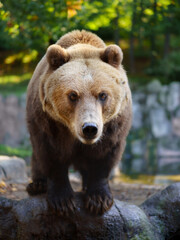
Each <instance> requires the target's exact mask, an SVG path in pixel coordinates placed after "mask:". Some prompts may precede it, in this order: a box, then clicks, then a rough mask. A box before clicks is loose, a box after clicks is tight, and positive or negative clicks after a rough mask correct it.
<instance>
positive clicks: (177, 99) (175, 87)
mask: <svg viewBox="0 0 180 240" xmlns="http://www.w3.org/2000/svg"><path fill="white" fill-rule="evenodd" d="M179 105H180V83H178V82H173V83H171V84H170V86H169V92H168V98H167V109H168V110H169V111H174V110H175V109H176V108H177V107H179Z"/></svg>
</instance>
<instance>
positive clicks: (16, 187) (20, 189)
mask: <svg viewBox="0 0 180 240" xmlns="http://www.w3.org/2000/svg"><path fill="white" fill-rule="evenodd" d="M71 184H72V187H73V189H74V191H80V190H81V182H80V180H79V179H78V178H71ZM26 185H27V183H26V184H16V183H7V182H0V196H1V197H6V198H10V199H15V200H20V199H23V198H27V197H28V194H27V192H26V190H25V189H26ZM110 186H111V190H112V192H113V195H114V198H116V199H118V200H120V201H125V202H129V203H133V204H137V205H138V204H141V203H142V202H144V201H145V200H146V199H147V198H148V197H150V196H151V195H153V194H154V193H156V192H157V191H159V190H162V189H163V188H165V186H163V185H145V184H128V183H120V182H116V181H110Z"/></svg>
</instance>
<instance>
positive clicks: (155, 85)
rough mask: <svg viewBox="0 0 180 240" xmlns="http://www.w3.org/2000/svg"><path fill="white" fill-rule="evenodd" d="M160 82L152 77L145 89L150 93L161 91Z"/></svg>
mask: <svg viewBox="0 0 180 240" xmlns="http://www.w3.org/2000/svg"><path fill="white" fill-rule="evenodd" d="M161 87H162V86H161V83H160V81H159V80H158V79H154V80H152V82H150V83H149V84H148V85H147V90H148V92H150V93H158V92H160V91H161Z"/></svg>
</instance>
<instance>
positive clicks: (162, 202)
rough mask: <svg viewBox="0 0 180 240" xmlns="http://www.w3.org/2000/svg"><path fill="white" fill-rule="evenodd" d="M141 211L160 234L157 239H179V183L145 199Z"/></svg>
mask: <svg viewBox="0 0 180 240" xmlns="http://www.w3.org/2000/svg"><path fill="white" fill-rule="evenodd" d="M141 209H142V210H144V211H145V213H146V215H147V216H148V217H149V221H150V222H151V223H152V225H153V226H154V227H156V228H157V229H156V230H157V232H158V233H159V234H160V236H161V238H159V239H166V240H169V239H172V240H177V239H180V225H179V223H180V183H174V184H172V185H170V186H168V187H167V188H165V189H164V190H163V191H160V192H158V193H156V194H155V195H153V196H152V197H150V198H149V199H147V200H146V201H145V202H144V203H143V204H142V205H141Z"/></svg>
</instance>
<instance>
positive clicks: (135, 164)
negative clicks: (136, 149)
mask: <svg viewBox="0 0 180 240" xmlns="http://www.w3.org/2000/svg"><path fill="white" fill-rule="evenodd" d="M144 163H145V161H144V160H143V159H142V158H133V161H132V164H131V174H139V173H142V170H143V167H144Z"/></svg>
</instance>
